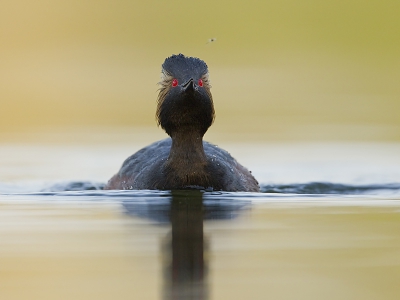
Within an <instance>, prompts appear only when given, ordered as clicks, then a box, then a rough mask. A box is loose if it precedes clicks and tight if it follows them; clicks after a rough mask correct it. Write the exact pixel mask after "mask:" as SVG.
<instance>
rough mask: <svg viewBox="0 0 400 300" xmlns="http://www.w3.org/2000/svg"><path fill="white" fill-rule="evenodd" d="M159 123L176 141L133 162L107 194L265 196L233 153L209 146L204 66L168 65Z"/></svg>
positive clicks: (178, 59) (193, 61) (210, 113)
mask: <svg viewBox="0 0 400 300" xmlns="http://www.w3.org/2000/svg"><path fill="white" fill-rule="evenodd" d="M160 85H161V88H160V93H159V96H158V105H157V113H156V116H157V121H158V124H159V125H160V126H161V127H162V128H163V129H164V130H165V131H166V132H167V134H168V135H169V136H170V137H171V138H168V139H165V140H162V141H158V142H155V143H153V144H151V145H150V146H147V147H145V148H143V149H141V150H139V151H138V152H136V153H135V154H134V155H132V156H130V157H128V158H127V159H126V160H125V162H124V163H123V165H122V167H121V169H120V170H119V172H118V173H117V174H116V175H114V176H113V177H112V178H111V179H110V180H109V182H108V184H107V185H106V187H105V189H161V190H173V189H187V188H206V189H207V188H212V189H213V190H222V191H247V192H259V190H260V188H259V186H258V182H257V180H256V179H255V178H254V177H253V176H252V175H251V173H250V172H249V171H248V170H247V169H246V168H245V167H243V166H242V165H240V164H239V163H238V162H237V161H236V160H235V159H234V158H233V157H232V156H231V155H230V154H229V153H228V152H226V151H225V150H222V149H220V148H218V147H217V146H215V145H212V144H210V143H207V142H204V141H203V135H204V134H205V133H206V131H207V129H208V128H209V127H210V126H211V124H212V122H213V120H214V105H213V100H212V96H211V92H210V88H211V86H210V84H209V80H208V68H207V65H206V63H205V62H204V61H202V60H200V59H198V58H194V57H185V56H184V55H183V54H179V55H172V56H171V57H168V58H167V59H166V60H165V62H164V63H163V65H162V79H161V82H160Z"/></svg>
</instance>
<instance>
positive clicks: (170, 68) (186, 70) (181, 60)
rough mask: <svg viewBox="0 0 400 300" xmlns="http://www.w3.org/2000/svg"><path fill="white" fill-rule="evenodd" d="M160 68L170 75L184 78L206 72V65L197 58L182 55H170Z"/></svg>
mask: <svg viewBox="0 0 400 300" xmlns="http://www.w3.org/2000/svg"><path fill="white" fill-rule="evenodd" d="M162 68H163V70H164V71H166V72H167V73H168V74H170V75H174V76H178V75H181V76H182V77H186V76H189V75H192V74H197V75H199V76H201V75H204V74H206V73H207V72H208V67H207V64H206V63H205V62H204V61H202V60H201V59H199V58H197V57H189V56H185V55H183V54H178V55H172V56H170V57H168V58H166V59H165V61H164V63H163V64H162Z"/></svg>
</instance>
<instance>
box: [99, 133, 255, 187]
mask: <svg viewBox="0 0 400 300" xmlns="http://www.w3.org/2000/svg"><path fill="white" fill-rule="evenodd" d="M171 145H172V140H171V138H167V139H164V140H161V141H158V142H155V143H153V144H151V145H149V146H147V147H145V148H142V149H141V150H139V151H138V152H136V153H135V154H133V155H132V156H130V157H128V158H127V159H126V160H125V161H124V163H123V164H122V167H121V169H120V170H119V172H118V173H117V174H116V175H114V176H113V177H112V178H111V179H110V180H109V182H108V184H107V186H106V189H175V188H177V187H178V188H183V187H185V186H184V184H182V185H181V184H180V183H179V182H175V183H173V184H171V186H158V185H159V183H160V182H166V181H168V180H167V178H163V177H164V176H166V172H164V171H165V168H166V163H167V161H168V157H169V154H170V150H171ZM203 148H204V152H205V154H206V156H207V166H206V172H207V173H208V176H210V178H211V182H213V184H212V185H213V186H210V187H211V188H213V189H214V190H224V191H246V192H259V190H260V189H259V186H258V182H257V180H256V179H255V178H254V177H253V176H252V174H251V173H250V172H249V171H248V170H247V169H246V168H245V167H243V166H242V165H240V164H239V163H238V162H237V161H236V160H235V159H234V158H233V157H232V156H231V155H230V154H229V153H228V152H227V151H225V150H223V149H221V148H219V147H218V146H215V145H213V144H210V143H208V142H205V141H203ZM176 172H179V170H177V171H176ZM182 177H184V176H182ZM189 186H199V184H196V182H194V183H193V184H189V185H187V187H189ZM203 188H209V186H204V187H203Z"/></svg>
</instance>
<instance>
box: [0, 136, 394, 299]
mask: <svg viewBox="0 0 400 300" xmlns="http://www.w3.org/2000/svg"><path fill="white" fill-rule="evenodd" d="M140 146H143V144H142V145H139V144H138V145H136V144H135V145H131V144H123V143H119V144H116V145H114V146H109V145H108V146H105V145H103V144H89V145H88V144H85V145H81V144H77V145H69V146H65V145H62V144H54V143H53V144H52V143H50V144H41V145H37V144H26V145H22V144H16V143H14V144H3V145H1V146H0V168H1V174H0V220H1V222H0V299H398V297H399V294H400V285H399V282H400V155H399V153H400V145H399V144H367V143H361V144H350V143H348V144H338V143H325V144H323V143H311V144H310V143H309V144H254V143H253V144H246V145H237V144H236V145H235V144H220V146H221V147H223V148H226V149H228V150H229V151H230V152H231V153H232V154H233V156H235V157H236V158H237V159H238V160H239V161H240V162H241V163H243V164H244V165H246V166H248V167H249V169H251V170H252V171H253V173H254V174H255V176H256V177H257V179H258V180H259V181H260V182H261V184H262V189H263V193H219V192H218V193H217V192H204V193H203V192H200V191H174V192H170V191H107V192H104V191H102V190H101V187H102V184H104V182H105V181H106V180H107V179H108V178H109V177H110V176H111V175H112V174H113V173H114V172H116V170H117V169H118V167H119V166H120V164H121V163H122V160H123V159H124V158H125V157H127V156H128V155H129V154H131V153H133V152H134V151H136V150H137V148H139V147H140ZM66 190H69V191H66Z"/></svg>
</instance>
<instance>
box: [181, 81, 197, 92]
mask: <svg viewBox="0 0 400 300" xmlns="http://www.w3.org/2000/svg"><path fill="white" fill-rule="evenodd" d="M182 87H183V89H184V91H185V92H193V91H194V83H193V78H190V79H189V80H188V81H187V82H186V83H185V84H183V85H182Z"/></svg>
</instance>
